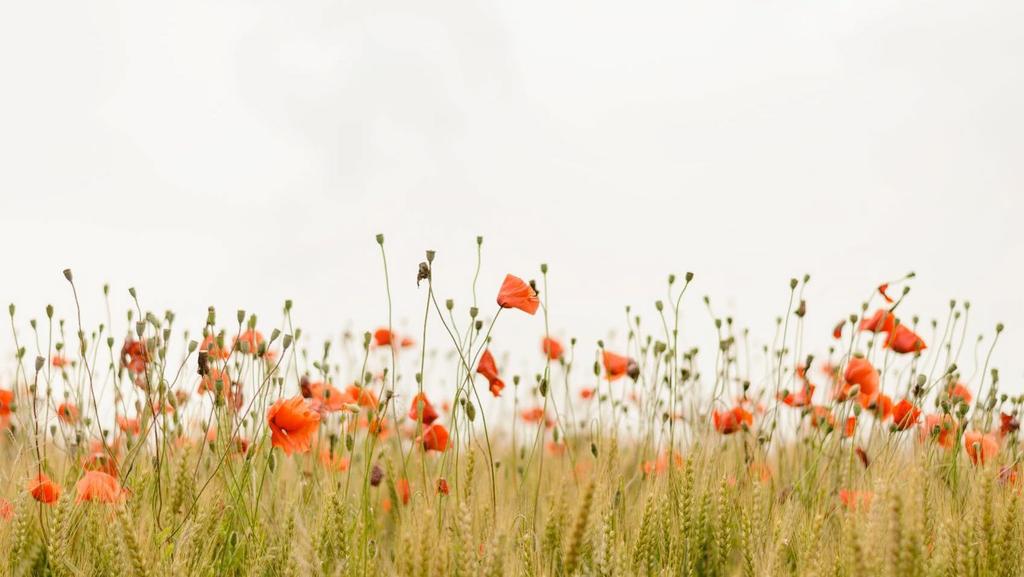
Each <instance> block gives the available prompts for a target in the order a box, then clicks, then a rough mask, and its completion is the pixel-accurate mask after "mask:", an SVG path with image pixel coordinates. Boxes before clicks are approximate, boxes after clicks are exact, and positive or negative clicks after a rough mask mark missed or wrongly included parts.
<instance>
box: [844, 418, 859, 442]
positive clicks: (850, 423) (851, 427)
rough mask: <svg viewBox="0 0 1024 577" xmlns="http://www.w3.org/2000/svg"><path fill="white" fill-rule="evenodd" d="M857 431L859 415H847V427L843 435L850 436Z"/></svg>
mask: <svg viewBox="0 0 1024 577" xmlns="http://www.w3.org/2000/svg"><path fill="white" fill-rule="evenodd" d="M856 432H857V417H854V416H849V417H846V428H845V429H844V430H843V436H844V437H846V438H850V437H852V436H853V434H854V433H856Z"/></svg>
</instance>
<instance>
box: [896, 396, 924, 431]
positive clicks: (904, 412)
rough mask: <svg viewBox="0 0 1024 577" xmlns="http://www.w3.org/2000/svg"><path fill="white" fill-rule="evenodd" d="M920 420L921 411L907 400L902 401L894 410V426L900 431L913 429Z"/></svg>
mask: <svg viewBox="0 0 1024 577" xmlns="http://www.w3.org/2000/svg"><path fill="white" fill-rule="evenodd" d="M920 418H921V409H919V408H917V407H916V406H915V405H914V404H913V403H911V402H910V401H908V400H906V399H902V400H901V401H900V402H898V403H896V406H894V407H893V408H892V426H893V427H894V428H896V429H898V430H900V431H906V430H907V429H909V428H910V427H913V426H914V425H916V424H917V421H918V420H919V419H920Z"/></svg>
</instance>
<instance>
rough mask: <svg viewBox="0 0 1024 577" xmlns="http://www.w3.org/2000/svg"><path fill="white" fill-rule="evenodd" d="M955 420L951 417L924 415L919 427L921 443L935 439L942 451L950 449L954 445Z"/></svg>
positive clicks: (946, 415)
mask: <svg viewBox="0 0 1024 577" xmlns="http://www.w3.org/2000/svg"><path fill="white" fill-rule="evenodd" d="M956 427H957V424H956V419H954V418H953V416H952V415H948V414H944V415H925V417H924V424H923V425H922V426H921V441H926V440H928V439H935V443H936V444H937V445H939V446H940V447H942V448H944V449H952V448H953V445H954V444H955V443H956Z"/></svg>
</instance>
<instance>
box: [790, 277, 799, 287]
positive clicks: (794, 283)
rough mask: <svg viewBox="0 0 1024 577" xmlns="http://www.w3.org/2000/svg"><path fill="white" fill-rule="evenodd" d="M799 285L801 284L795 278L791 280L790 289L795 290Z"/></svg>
mask: <svg viewBox="0 0 1024 577" xmlns="http://www.w3.org/2000/svg"><path fill="white" fill-rule="evenodd" d="M797 284H799V283H798V281H797V280H796V279H795V278H791V279H789V288H790V289H795V288H796V285H797Z"/></svg>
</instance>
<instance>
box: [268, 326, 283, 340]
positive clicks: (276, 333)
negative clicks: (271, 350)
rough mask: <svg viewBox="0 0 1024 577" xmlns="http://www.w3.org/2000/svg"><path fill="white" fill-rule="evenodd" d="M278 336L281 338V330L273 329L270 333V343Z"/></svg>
mask: <svg viewBox="0 0 1024 577" xmlns="http://www.w3.org/2000/svg"><path fill="white" fill-rule="evenodd" d="M279 336H281V329H274V330H272V331H270V342H274V341H276V340H277V337H279Z"/></svg>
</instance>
